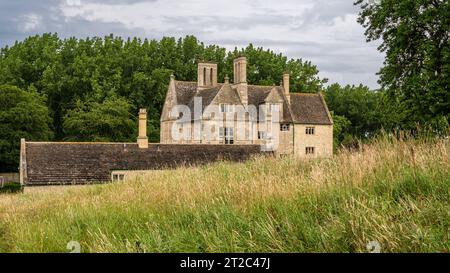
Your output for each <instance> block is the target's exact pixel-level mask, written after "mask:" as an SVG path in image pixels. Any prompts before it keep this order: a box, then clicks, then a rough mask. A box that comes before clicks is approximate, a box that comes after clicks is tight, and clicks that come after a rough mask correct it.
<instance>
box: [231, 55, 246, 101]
mask: <svg viewBox="0 0 450 273" xmlns="http://www.w3.org/2000/svg"><path fill="white" fill-rule="evenodd" d="M233 74H234V86H233V87H234V88H236V89H237V91H238V93H239V96H240V98H241V101H242V104H243V105H248V86H247V58H246V57H239V58H236V59H234V61H233Z"/></svg>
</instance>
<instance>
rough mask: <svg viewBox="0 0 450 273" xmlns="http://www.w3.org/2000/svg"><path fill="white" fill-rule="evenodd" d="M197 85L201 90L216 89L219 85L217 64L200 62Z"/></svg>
mask: <svg viewBox="0 0 450 273" xmlns="http://www.w3.org/2000/svg"><path fill="white" fill-rule="evenodd" d="M197 82H198V83H197V84H198V87H200V88H208V87H214V86H216V85H217V64H216V63H211V62H199V63H198V69H197Z"/></svg>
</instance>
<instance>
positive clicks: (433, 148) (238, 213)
mask: <svg viewBox="0 0 450 273" xmlns="http://www.w3.org/2000/svg"><path fill="white" fill-rule="evenodd" d="M449 149H450V145H449V143H448V141H437V142H432V143H421V142H398V141H392V140H378V141H375V142H374V143H372V144H368V145H364V146H363V147H362V149H361V151H359V152H350V151H345V150H344V151H341V152H340V153H339V154H337V155H336V156H335V157H334V158H332V159H320V160H311V161H306V160H296V159H294V158H290V157H287V158H278V159H275V158H255V159H253V160H250V161H248V162H246V163H242V164H237V163H226V162H221V163H217V164H213V165H209V166H205V167H200V168H191V169H179V170H176V171H157V172H152V173H149V174H147V175H145V176H139V177H135V178H132V179H130V180H128V181H125V182H120V183H114V184H107V185H95V186H88V187H73V188H71V187H65V188H47V189H44V190H36V189H31V190H26V192H25V193H24V194H8V195H0V252H66V251H67V250H66V245H67V243H68V242H69V241H72V240H75V241H78V242H80V244H81V250H82V251H83V252H367V249H366V245H367V243H368V242H370V241H378V242H379V243H380V244H381V248H382V251H383V252H448V251H449V250H450V241H449V235H450V160H449Z"/></svg>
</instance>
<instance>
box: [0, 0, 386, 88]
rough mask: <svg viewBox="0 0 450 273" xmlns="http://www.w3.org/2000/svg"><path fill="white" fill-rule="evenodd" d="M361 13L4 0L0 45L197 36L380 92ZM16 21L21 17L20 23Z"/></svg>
mask: <svg viewBox="0 0 450 273" xmlns="http://www.w3.org/2000/svg"><path fill="white" fill-rule="evenodd" d="M357 13H358V8H357V7H355V6H353V4H352V1H342V0H284V1H275V0H253V1H252V0H246V1H242V0H215V1H207V0H184V1H177V0H164V1H162V0H151V1H145V0H128V1H127V0H107V1H100V0H41V1H32V0H16V1H2V2H0V46H4V45H5V44H11V43H13V42H14V41H15V40H21V39H23V38H24V37H26V36H28V35H32V34H36V33H42V32H58V33H59V34H60V35H61V36H63V37H67V36H77V37H86V36H104V35H108V34H109V33H114V34H116V35H120V36H125V37H128V36H139V37H147V38H155V39H159V38H161V37H163V36H175V37H183V36H185V35H190V34H192V35H195V36H196V37H197V38H199V40H201V41H203V42H205V43H207V44H219V45H222V46H225V47H226V48H228V49H233V48H234V47H235V46H238V47H243V46H246V45H247V44H248V43H253V44H254V45H255V46H263V47H265V48H271V49H272V50H274V51H275V52H281V53H283V54H285V55H287V56H288V57H291V58H303V59H306V60H311V61H312V63H314V64H316V65H317V66H318V68H319V70H320V71H321V74H320V75H321V76H324V77H328V78H329V79H330V82H339V83H341V84H347V83H349V84H359V83H360V82H362V83H364V84H366V85H369V86H370V87H372V88H376V87H377V86H378V85H377V83H376V81H377V76H376V75H375V73H376V72H377V71H378V69H379V67H380V66H381V64H382V60H383V56H382V54H380V53H379V52H377V50H376V47H377V44H367V43H366V42H365V37H364V35H363V31H364V30H363V28H362V27H361V26H360V25H359V24H358V23H357V22H356V18H357ZM17 18H19V19H17Z"/></svg>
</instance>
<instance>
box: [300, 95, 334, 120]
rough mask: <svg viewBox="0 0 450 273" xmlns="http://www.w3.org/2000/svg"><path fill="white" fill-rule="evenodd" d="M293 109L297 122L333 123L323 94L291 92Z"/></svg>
mask: <svg viewBox="0 0 450 273" xmlns="http://www.w3.org/2000/svg"><path fill="white" fill-rule="evenodd" d="M291 109H292V115H293V117H294V120H295V122H296V123H303V124H323V125H331V124H333V121H332V119H331V116H330V113H329V112H328V108H327V105H326V103H325V101H324V99H323V97H322V95H321V94H313V93H291Z"/></svg>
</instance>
